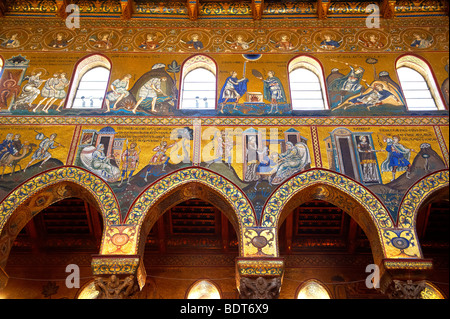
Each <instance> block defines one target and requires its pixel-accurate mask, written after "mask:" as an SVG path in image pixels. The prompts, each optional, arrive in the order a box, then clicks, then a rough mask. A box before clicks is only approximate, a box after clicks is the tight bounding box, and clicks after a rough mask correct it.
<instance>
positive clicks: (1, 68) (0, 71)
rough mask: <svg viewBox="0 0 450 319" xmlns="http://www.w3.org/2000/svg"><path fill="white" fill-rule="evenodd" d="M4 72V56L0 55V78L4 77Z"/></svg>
mask: <svg viewBox="0 0 450 319" xmlns="http://www.w3.org/2000/svg"><path fill="white" fill-rule="evenodd" d="M2 72H3V58H2V57H1V56H0V78H1V77H2Z"/></svg>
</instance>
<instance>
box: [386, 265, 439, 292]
mask: <svg viewBox="0 0 450 319" xmlns="http://www.w3.org/2000/svg"><path fill="white" fill-rule="evenodd" d="M432 270H433V262H432V260H431V259H414V258H411V259H403V258H402V259H383V260H382V265H381V267H380V289H381V291H382V292H383V293H386V294H388V295H389V296H390V297H392V298H404V297H405V298H404V299H414V298H412V296H413V295H414V294H419V295H420V292H421V291H422V290H423V289H424V288H425V282H426V279H427V278H428V276H429V275H430V273H431V271H432ZM416 288H417V291H418V292H417V291H416ZM401 296H403V297H401Z"/></svg>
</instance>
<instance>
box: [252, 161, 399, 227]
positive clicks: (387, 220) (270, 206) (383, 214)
mask: <svg viewBox="0 0 450 319" xmlns="http://www.w3.org/2000/svg"><path fill="white" fill-rule="evenodd" d="M319 183H322V184H326V185H330V186H332V187H336V188H338V189H339V190H342V191H343V192H345V193H346V194H349V195H351V196H352V197H353V199H355V200H356V201H358V203H360V204H361V206H363V207H364V208H365V209H366V211H367V212H369V214H370V215H371V219H372V220H373V221H374V224H375V226H376V228H377V229H378V230H380V229H382V228H387V227H393V221H392V219H391V216H390V214H389V212H388V211H387V209H386V208H385V207H384V206H383V205H382V204H381V202H380V201H379V200H378V199H377V198H376V197H375V196H374V195H372V193H371V192H369V191H368V190H367V189H366V188H365V187H364V186H362V185H360V184H358V183H357V182H355V181H352V180H350V179H349V178H347V177H345V176H343V175H340V174H338V173H335V172H332V171H328V170H324V169H311V170H308V171H306V172H304V173H300V174H298V175H296V176H294V177H292V178H291V179H289V180H288V181H287V182H285V183H284V184H282V185H281V186H280V187H279V188H278V189H277V190H276V191H275V192H274V193H273V195H272V196H271V197H270V198H269V200H268V201H267V202H266V205H265V207H264V210H263V214H262V216H261V226H263V227H275V226H276V224H277V223H278V219H279V216H280V213H281V211H282V210H283V207H284V205H285V203H287V202H288V201H289V200H290V199H291V198H292V197H293V196H294V195H295V194H297V193H298V192H299V191H301V190H302V189H305V188H306V187H309V186H312V185H315V184H319Z"/></svg>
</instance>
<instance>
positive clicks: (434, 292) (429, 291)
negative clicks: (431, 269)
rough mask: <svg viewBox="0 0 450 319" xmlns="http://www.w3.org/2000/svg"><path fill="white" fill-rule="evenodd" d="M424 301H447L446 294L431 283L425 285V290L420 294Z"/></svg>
mask: <svg viewBox="0 0 450 319" xmlns="http://www.w3.org/2000/svg"><path fill="white" fill-rule="evenodd" d="M420 296H421V298H422V299H445V296H444V294H443V293H442V292H441V291H440V290H439V289H438V288H437V287H436V286H435V285H433V284H432V283H431V282H428V281H427V282H426V283H425V289H424V290H422V292H421V293H420Z"/></svg>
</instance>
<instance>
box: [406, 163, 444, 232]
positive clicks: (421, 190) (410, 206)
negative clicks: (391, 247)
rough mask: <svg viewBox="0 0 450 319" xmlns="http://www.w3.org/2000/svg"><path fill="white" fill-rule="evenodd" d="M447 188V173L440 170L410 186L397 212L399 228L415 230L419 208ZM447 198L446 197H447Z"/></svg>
mask: <svg viewBox="0 0 450 319" xmlns="http://www.w3.org/2000/svg"><path fill="white" fill-rule="evenodd" d="M445 188H446V189H447V194H448V188H449V171H448V170H441V171H437V172H434V173H432V174H430V175H428V176H425V177H423V178H422V179H420V180H419V181H417V182H416V183H415V184H414V185H412V186H411V187H410V188H409V190H408V191H407V192H406V195H405V196H404V197H403V200H402V202H401V203H400V208H399V212H398V227H399V228H413V229H415V228H416V220H417V214H418V213H419V209H420V207H421V206H422V205H423V204H424V203H425V202H426V201H427V200H428V199H430V198H431V197H433V196H434V195H435V194H437V193H439V192H440V191H442V190H444V189H445ZM447 198H448V197H447Z"/></svg>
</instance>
